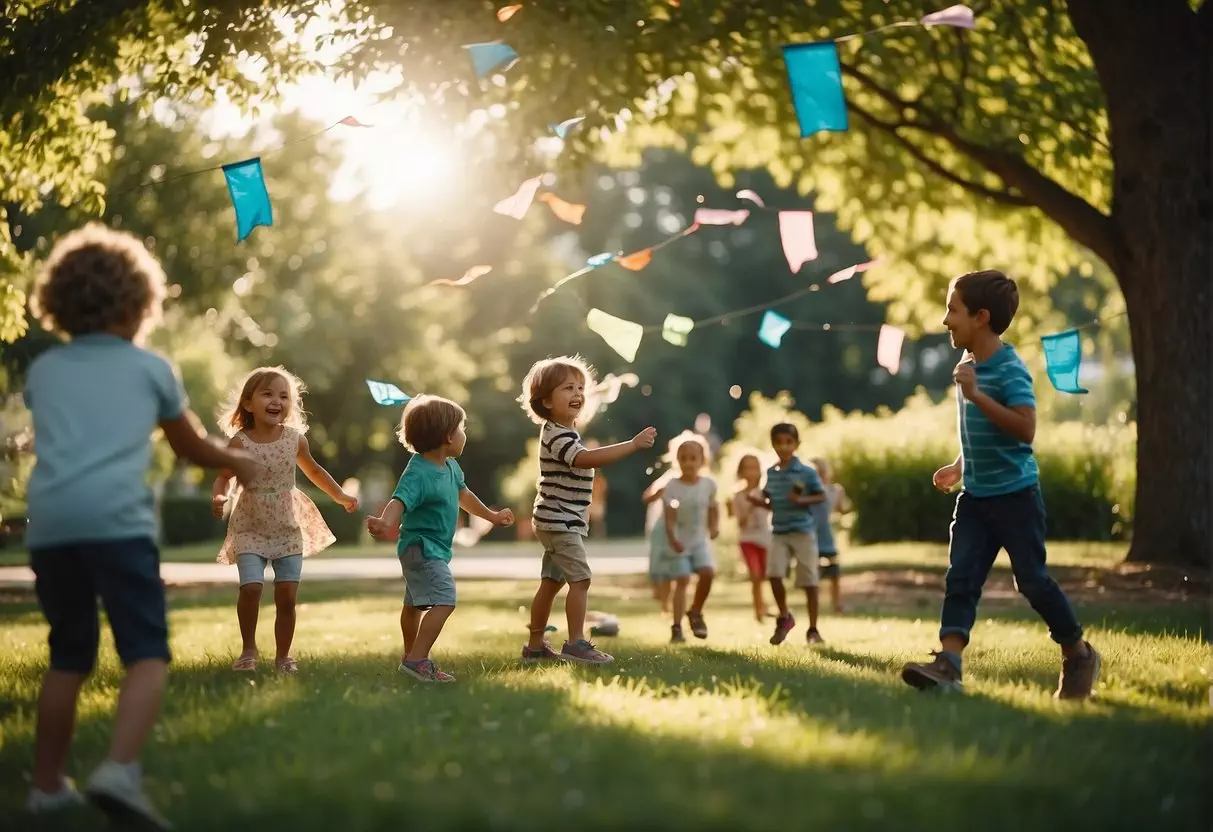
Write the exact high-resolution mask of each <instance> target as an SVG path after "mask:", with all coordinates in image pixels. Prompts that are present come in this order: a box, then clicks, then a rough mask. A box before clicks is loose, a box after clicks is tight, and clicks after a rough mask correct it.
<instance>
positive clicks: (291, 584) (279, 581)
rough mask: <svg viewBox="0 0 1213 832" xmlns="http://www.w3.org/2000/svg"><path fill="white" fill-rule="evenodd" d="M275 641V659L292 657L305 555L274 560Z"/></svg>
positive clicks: (281, 659)
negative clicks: (297, 603) (300, 580)
mask: <svg viewBox="0 0 1213 832" xmlns="http://www.w3.org/2000/svg"><path fill="white" fill-rule="evenodd" d="M272 563H273V565H274V609H275V616H274V642H275V648H276V649H277V655H276V656H275V661H277V662H281V661H283V660H285V659H288V658H290V655H291V643H292V642H293V641H294V640H295V604H296V601H297V599H298V598H299V579H300V578H302V577H303V555H291V556H290V557H285V558H278V559H277V560H274V561H273V562H272Z"/></svg>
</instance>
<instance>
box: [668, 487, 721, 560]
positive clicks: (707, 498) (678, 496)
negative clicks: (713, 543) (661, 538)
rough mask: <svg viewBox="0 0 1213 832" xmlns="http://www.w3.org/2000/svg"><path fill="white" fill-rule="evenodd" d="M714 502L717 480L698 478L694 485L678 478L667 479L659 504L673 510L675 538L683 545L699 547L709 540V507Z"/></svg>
mask: <svg viewBox="0 0 1213 832" xmlns="http://www.w3.org/2000/svg"><path fill="white" fill-rule="evenodd" d="M715 502H716V481H715V480H714V479H712V478H711V477H700V478H699V479H698V480H697V481H696V482H695V483H694V484H693V485H688V484H687V483H685V482H683V481H682V480H681V479H674V480H670V482H669V483H667V484H666V487H665V492H664V493H663V494H662V503H663V505H665V506H668V507H669V508H672V509H674V517H675V523H674V537H675V539H677V540H678V542H679V543H681V544H683V545H684V546H687V547H691V546H702V545H706V544H707V542H708V538H709V534H708V510H709V509H711V507H712V506H713V505H714V504H715Z"/></svg>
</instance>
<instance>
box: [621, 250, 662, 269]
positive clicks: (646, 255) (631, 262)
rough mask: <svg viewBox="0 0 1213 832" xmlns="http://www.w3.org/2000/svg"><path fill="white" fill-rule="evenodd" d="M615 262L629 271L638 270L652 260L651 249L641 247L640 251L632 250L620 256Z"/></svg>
mask: <svg viewBox="0 0 1213 832" xmlns="http://www.w3.org/2000/svg"><path fill="white" fill-rule="evenodd" d="M615 262H616V263H618V264H619V265H621V266H623V267H624V268H625V269H627V270H629V271H633V272H638V271H640V270H641V269H643V268H644V267H645V266H647V265H648V264H649V263H651V262H653V250H652V249H651V248H642V249H641V250H640V251H634V252H632V253H631V254H626V255H624V256H623V257H620V258H619V259H618V260H616V261H615Z"/></svg>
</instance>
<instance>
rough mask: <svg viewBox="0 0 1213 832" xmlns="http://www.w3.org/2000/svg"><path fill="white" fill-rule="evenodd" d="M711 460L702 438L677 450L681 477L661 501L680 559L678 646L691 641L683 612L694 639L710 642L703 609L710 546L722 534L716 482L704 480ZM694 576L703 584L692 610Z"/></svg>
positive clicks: (676, 574)
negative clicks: (690, 589)
mask: <svg viewBox="0 0 1213 832" xmlns="http://www.w3.org/2000/svg"><path fill="white" fill-rule="evenodd" d="M707 454H708V443H707V441H706V440H705V439H704V438H703V437H702V436H696V437H695V438H694V439H688V440H686V441H684V442H682V443H681V444H680V445H679V446H678V470H679V476H678V477H677V478H675V479H672V480H670V481H669V483H668V484H666V487H665V494H664V495H663V496H662V503H663V505H664V506H665V525H666V540H667V541H668V543H669V546H670V550H671V551H672V552H673V553H674V556H675V557H674V564H673V566H672V568H671V570H670V574H671V575H672V576H673V578H674V592H673V607H674V624H673V626H672V627H671V628H670V642H671V643H674V644H677V643H680V642H683V641H686V638H685V637H684V636H683V634H682V615H683V611H684V610H685V611H686V617H687V621H688V622H689V623H690V625H691V632H692V633H694V634H695V637H696V638H707V637H708V625H707V624H706V623H705V622H704V620H703V607H704V604H705V603H707V600H708V594H709V593H710V592H711V591H712V579H713V578H714V577H715V575H716V569H715V565H716V564H715V559H714V558H713V557H712V546H711V544H710V543H709V542H708V541H709V540H715V539H716V536H717V535H718V534H720V508H719V506H717V505H716V481H715V480H713V479H712V478H711V477H708V476H704V475H703V469H704V467H705V466H706V465H707ZM692 572H694V573H695V574H696V575H698V576H699V578H698V579H697V580H696V582H695V599H694V600H693V601H692V602H691V608H690V609H689V610H687V609H686V604H687V584H688V583H689V581H690V576H691V573H692Z"/></svg>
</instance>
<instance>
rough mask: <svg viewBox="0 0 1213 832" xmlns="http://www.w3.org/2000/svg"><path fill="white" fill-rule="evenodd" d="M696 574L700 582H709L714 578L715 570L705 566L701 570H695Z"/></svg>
mask: <svg viewBox="0 0 1213 832" xmlns="http://www.w3.org/2000/svg"><path fill="white" fill-rule="evenodd" d="M696 574H697V575H699V578H700V580H704V581H710V580H712V578H715V577H716V570H715V569H713V568H712V567H710V566H705V567H703V569H700V570H697V572H696Z"/></svg>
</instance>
